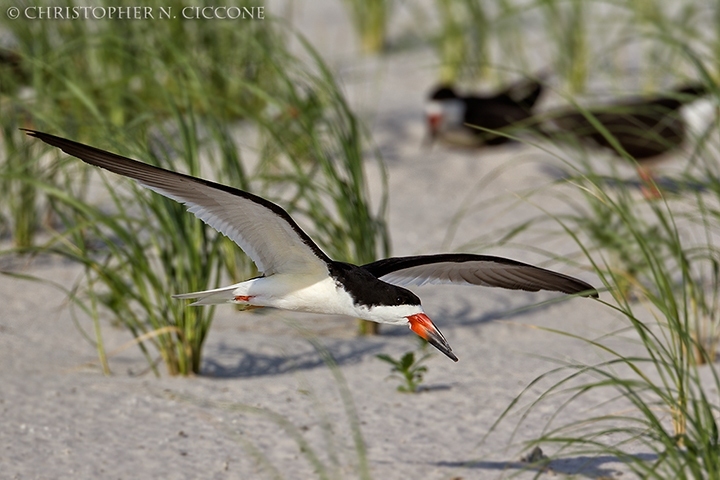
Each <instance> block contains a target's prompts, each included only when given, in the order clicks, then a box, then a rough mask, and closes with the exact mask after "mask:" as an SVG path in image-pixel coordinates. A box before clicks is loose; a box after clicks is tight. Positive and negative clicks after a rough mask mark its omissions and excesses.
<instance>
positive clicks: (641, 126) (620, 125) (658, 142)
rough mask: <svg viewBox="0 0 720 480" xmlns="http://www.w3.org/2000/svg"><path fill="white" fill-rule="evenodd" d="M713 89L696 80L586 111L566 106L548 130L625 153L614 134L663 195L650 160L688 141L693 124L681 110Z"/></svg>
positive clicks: (643, 175)
mask: <svg viewBox="0 0 720 480" xmlns="http://www.w3.org/2000/svg"><path fill="white" fill-rule="evenodd" d="M708 93H709V90H708V87H707V86H706V85H703V84H692V85H687V86H684V87H679V88H676V89H674V90H672V91H671V92H669V93H665V94H659V95H655V96H653V97H649V98H637V97H632V98H627V99H621V100H618V101H616V102H612V103H610V104H608V105H605V106H603V107H593V108H589V109H586V110H585V111H580V110H578V109H575V108H571V109H565V110H560V111H557V112H554V113H550V114H548V119H549V123H550V124H551V125H552V126H554V127H555V130H556V131H555V132H548V131H547V130H545V133H546V134H548V135H551V136H553V135H555V134H556V133H559V134H560V135H559V137H560V138H562V137H565V138H566V139H573V140H577V141H580V142H581V143H584V144H591V145H592V144H594V145H596V146H599V147H601V148H606V149H609V150H611V151H612V152H613V153H615V155H617V156H619V157H622V156H623V155H624V154H623V153H622V151H621V150H619V149H618V148H617V147H616V145H614V144H613V142H612V141H611V140H610V139H609V138H608V136H606V135H607V134H609V135H610V136H612V137H613V138H614V140H615V142H617V145H619V146H620V147H621V148H622V150H624V151H625V152H627V154H628V155H629V156H630V157H632V158H634V159H635V160H636V161H637V162H638V164H639V165H638V175H639V176H640V178H641V180H643V182H645V183H646V184H648V188H649V189H648V190H644V193H645V194H646V196H650V197H657V196H659V193H660V192H659V191H657V188H656V187H654V186H652V184H653V182H652V178H653V177H652V174H651V172H650V170H649V167H650V164H651V163H655V162H656V161H657V160H660V159H661V158H663V157H664V156H665V154H667V153H669V152H671V151H673V150H675V149H676V148H678V147H680V146H681V145H682V143H683V142H684V141H685V137H686V130H687V127H686V125H685V120H684V119H683V118H682V116H681V115H680V112H679V109H680V108H681V107H682V106H684V105H686V104H688V103H690V102H693V101H695V100H697V99H698V98H700V97H702V96H704V95H707V94H708ZM594 122H597V124H600V125H602V127H603V128H604V129H605V131H606V132H603V131H601V130H600V129H598V128H597V127H596V125H595V124H594ZM643 164H644V165H645V166H643ZM646 166H647V167H648V168H647V169H646Z"/></svg>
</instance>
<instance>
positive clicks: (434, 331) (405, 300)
mask: <svg viewBox="0 0 720 480" xmlns="http://www.w3.org/2000/svg"><path fill="white" fill-rule="evenodd" d="M388 287H390V288H391V289H392V290H393V296H392V297H391V301H386V302H384V304H383V305H377V306H374V307H372V310H373V317H374V320H375V321H378V320H379V321H380V322H382V323H392V324H400V325H402V324H404V325H407V326H408V327H410V330H412V331H413V332H415V333H416V334H417V335H418V336H419V337H420V338H422V339H424V340H427V342H428V343H429V344H430V345H432V346H433V347H435V348H437V349H438V350H440V351H441V352H442V353H444V354H445V355H446V356H447V357H448V358H450V359H451V360H453V361H455V362H457V361H458V358H457V357H456V356H455V354H454V353H453V351H452V348H451V347H450V344H449V343H448V342H447V340H446V339H445V337H444V336H443V334H442V333H441V332H440V330H438V328H437V327H436V326H435V324H434V323H433V322H432V320H430V317H428V316H427V315H426V314H425V311H424V310H423V308H422V305H421V304H420V299H419V298H418V297H417V296H416V295H415V294H414V293H412V292H411V291H409V290H406V289H404V288H401V287H397V286H394V285H392V286H388Z"/></svg>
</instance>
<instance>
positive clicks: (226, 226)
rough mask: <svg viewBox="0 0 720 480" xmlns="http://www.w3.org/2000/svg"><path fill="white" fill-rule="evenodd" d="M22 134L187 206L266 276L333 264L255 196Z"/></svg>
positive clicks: (279, 211) (33, 133)
mask: <svg viewBox="0 0 720 480" xmlns="http://www.w3.org/2000/svg"><path fill="white" fill-rule="evenodd" d="M25 131H26V132H27V134H28V135H30V136H33V137H37V138H39V139H40V140H42V141H43V142H45V143H47V144H49V145H52V146H54V147H58V148H60V149H62V150H63V151H64V152H65V153H67V154H69V155H72V156H74V157H77V158H79V159H80V160H83V161H84V162H86V163H89V164H91V165H94V166H97V167H101V168H104V169H106V170H109V171H111V172H113V173H117V174H119V175H124V176H126V177H130V178H132V179H134V180H136V181H137V182H138V183H140V184H141V185H142V186H144V187H147V188H149V189H151V190H153V191H155V192H157V193H159V194H160V195H163V196H166V197H168V198H171V199H173V200H176V201H177V202H180V203H183V204H185V205H187V207H188V210H189V211H190V212H191V213H193V214H194V215H195V216H196V217H198V218H199V219H200V220H202V221H203V222H205V223H207V224H208V225H210V226H211V227H213V228H214V229H216V230H218V231H219V232H221V233H222V234H224V235H226V236H227V237H229V238H230V239H232V240H233V241H234V242H235V243H237V244H238V245H239V246H240V248H242V249H243V250H244V251H245V253H247V254H248V256H250V258H252V260H253V262H255V264H256V265H257V267H258V269H259V270H260V271H261V272H263V273H264V274H266V275H272V274H273V273H292V272H298V273H307V272H308V271H310V272H312V271H322V270H323V269H327V265H328V264H329V263H330V262H331V260H330V259H329V258H328V257H327V255H325V253H323V251H322V250H320V247H318V246H317V245H316V244H315V243H314V242H313V241H312V239H310V237H309V236H308V235H307V234H306V233H305V232H303V231H302V229H301V228H300V227H299V226H298V225H297V224H296V223H295V221H294V220H293V219H292V218H291V217H290V215H289V214H288V213H287V212H286V211H285V210H283V209H282V208H281V207H280V206H278V205H276V204H274V203H272V202H270V201H268V200H265V199H264V198H261V197H258V196H257V195H253V194H251V193H248V192H245V191H243V190H239V189H236V188H233V187H229V186H227V185H222V184H219V183H214V182H210V181H208V180H203V179H200V178H195V177H191V176H189V175H184V174H182V173H177V172H171V171H170V170H165V169H163V168H160V167H155V166H152V165H148V164H145V163H142V162H138V161H135V160H131V159H129V158H126V157H122V156H120V155H116V154H114V153H111V152H106V151H104V150H100V149H98V148H95V147H91V146H88V145H83V144H82V143H77V142H73V141H71V140H67V139H64V138H61V137H56V136H55V135H50V134H47V133H42V132H37V131H33V130H25Z"/></svg>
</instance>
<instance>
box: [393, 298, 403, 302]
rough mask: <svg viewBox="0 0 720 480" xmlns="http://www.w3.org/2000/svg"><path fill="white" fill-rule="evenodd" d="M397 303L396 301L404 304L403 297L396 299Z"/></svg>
mask: <svg viewBox="0 0 720 480" xmlns="http://www.w3.org/2000/svg"><path fill="white" fill-rule="evenodd" d="M395 301H396V302H397V303H402V302H403V300H402V297H397V298H396V299H395Z"/></svg>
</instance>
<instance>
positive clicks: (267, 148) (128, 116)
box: [0, 19, 389, 375]
mask: <svg viewBox="0 0 720 480" xmlns="http://www.w3.org/2000/svg"><path fill="white" fill-rule="evenodd" d="M130 23H131V24H130ZM130 23H128V22H107V23H103V24H102V26H100V27H98V28H97V31H95V30H96V28H95V27H91V25H90V24H88V23H84V22H73V23H72V25H65V24H61V23H54V24H51V25H50V27H49V28H47V29H46V30H43V31H40V32H38V31H36V29H37V27H36V26H35V25H33V24H32V23H31V22H18V23H17V24H12V25H11V26H13V28H14V33H15V35H16V36H17V38H18V41H19V45H20V46H19V52H20V57H21V58H22V59H23V60H24V61H25V64H26V65H28V68H29V69H30V71H31V75H30V78H31V81H30V82H29V84H28V85H26V86H25V89H26V90H25V93H23V94H22V95H21V94H20V93H19V92H20V90H21V89H18V90H14V91H11V94H10V95H9V96H8V97H7V98H5V97H3V101H4V102H7V104H8V105H11V106H12V107H13V108H15V109H16V110H17V111H19V112H23V115H25V116H24V117H20V116H12V117H10V118H9V119H7V118H6V119H5V120H4V121H3V132H4V137H3V142H2V143H3V146H4V148H5V149H6V152H7V155H5V156H4V157H3V162H2V165H3V168H4V170H3V172H2V177H0V180H2V181H3V182H5V183H6V184H7V185H11V189H10V188H8V189H7V190H6V189H3V192H2V193H0V195H8V197H7V198H9V199H11V200H12V201H11V202H9V203H8V205H9V208H8V209H7V214H8V216H7V217H4V218H7V220H6V221H5V222H4V223H5V224H6V225H7V226H8V230H10V229H12V232H13V233H14V235H15V236H16V245H17V248H14V249H11V250H9V251H6V252H4V253H5V254H17V253H26V254H29V253H32V254H35V255H38V254H59V255H63V256H65V257H67V258H70V259H72V260H73V261H76V262H78V263H80V264H82V265H84V266H85V269H86V270H85V271H86V276H85V278H84V282H83V284H82V285H81V286H78V287H77V288H78V294H77V295H75V296H74V297H73V298H74V300H75V301H76V302H79V303H82V309H83V311H85V312H89V313H90V314H91V316H92V318H93V319H94V320H95V322H97V321H98V317H104V316H106V315H108V314H110V316H111V317H112V318H113V319H114V321H116V322H118V323H119V324H121V325H124V326H125V327H126V328H128V329H129V330H130V331H131V332H132V334H133V335H134V336H135V338H136V339H138V345H139V346H140V348H141V349H142V351H143V353H144V354H145V355H146V357H147V359H148V363H149V365H150V366H151V367H152V368H153V370H155V372H156V373H158V371H157V369H156V367H155V365H156V364H157V358H156V357H155V356H156V355H157V354H159V357H160V358H161V359H162V361H163V362H164V364H165V365H166V368H167V371H168V373H170V374H172V375H176V374H181V375H189V374H192V373H198V372H199V371H200V368H201V359H202V345H203V342H204V340H205V338H206V335H207V332H208V329H209V327H210V325H211V321H212V316H213V311H214V309H213V308H187V306H186V302H180V301H176V300H172V299H171V298H170V295H171V294H172V293H182V292H189V291H198V290H204V289H208V288H213V287H216V286H218V284H219V282H221V281H227V282H230V281H240V280H242V279H244V278H249V277H250V276H251V275H252V274H253V273H254V270H253V267H252V266H251V265H250V262H249V260H248V259H247V258H246V257H245V256H244V255H243V254H242V253H241V252H240V251H239V249H238V248H237V246H235V245H233V244H232V243H231V242H229V240H227V239H226V238H224V237H222V236H221V235H219V234H216V233H215V232H213V231H212V230H211V229H208V228H207V227H206V226H204V225H203V224H202V223H201V222H199V221H198V220H197V219H195V218H194V217H193V216H192V215H190V214H188V213H187V212H186V211H185V209H184V207H182V206H181V205H179V204H177V203H176V202H173V201H170V200H167V199H165V198H163V197H161V196H159V195H156V194H153V193H151V192H148V191H144V190H142V189H140V188H139V187H137V186H135V185H134V184H132V183H128V182H125V181H123V180H121V181H118V179H117V178H113V176H111V175H103V176H102V178H103V179H104V186H105V189H104V191H105V192H107V193H108V194H109V195H110V202H109V204H108V203H107V202H106V203H98V202H97V201H95V200H94V201H90V200H88V199H87V197H86V195H87V192H88V187H89V185H90V183H89V179H90V178H91V177H90V174H89V172H94V169H91V168H88V167H87V166H85V165H82V164H81V163H80V162H79V161H75V164H73V163H72V162H73V161H69V162H68V161H66V160H63V161H60V160H59V159H60V158H64V157H65V156H64V155H60V156H58V155H57V154H53V155H52V159H53V160H52V161H51V162H50V163H49V164H50V165H52V168H51V169H50V171H52V172H56V171H57V172H58V174H57V175H55V176H53V175H43V176H38V175H37V174H36V169H35V168H36V167H34V165H35V164H36V162H28V161H27V158H28V157H30V158H40V156H41V153H42V152H44V151H47V150H42V149H40V148H39V146H36V145H33V142H32V141H31V140H29V139H27V138H26V137H25V136H24V135H22V134H21V133H20V132H18V131H17V127H18V126H31V127H34V128H38V129H41V130H46V131H51V132H52V133H55V134H59V135H63V136H67V137H69V138H73V139H76V140H80V141H85V142H87V143H90V144H92V145H96V146H98V147H101V148H106V149H108V150H112V151H116V152H118V153H121V154H125V155H128V156H131V157H134V158H138V159H141V160H142V161H146V162H149V163H153V164H157V165H161V166H164V167H166V168H170V169H174V170H180V171H183V172H186V173H189V174H192V175H198V176H204V177H209V178H215V179H220V181H222V182H223V183H228V184H231V185H234V186H237V187H239V188H245V189H253V190H254V191H257V192H258V193H260V194H262V195H265V196H267V197H269V198H271V199H273V200H277V201H278V202H279V203H281V204H282V205H283V206H285V207H286V208H287V209H288V210H289V211H290V212H291V213H292V214H293V215H295V216H297V217H299V219H300V221H301V223H302V224H303V226H304V227H305V228H307V229H308V231H309V233H310V234H311V235H312V236H313V237H314V238H315V239H316V240H317V241H318V243H319V244H320V246H321V247H322V248H323V249H325V250H326V251H327V252H328V253H329V254H330V255H331V256H333V257H335V258H338V259H341V260H346V261H354V262H361V263H362V262H370V261H373V260H375V259H376V258H377V257H378V255H379V252H382V254H385V253H387V250H388V248H389V241H388V237H387V231H386V228H385V223H384V222H385V220H384V218H385V203H386V199H385V196H384V194H383V196H382V197H381V198H380V199H378V200H377V201H376V202H373V205H371V204H370V202H369V200H368V190H367V184H366V182H367V180H366V178H365V170H364V166H363V161H364V160H365V159H366V158H367V157H372V158H374V159H375V160H376V161H378V162H380V165H382V160H381V159H380V157H379V154H378V153H377V152H376V151H374V150H372V146H371V144H370V143H369V141H368V136H367V134H366V132H365V131H364V127H363V126H362V124H361V122H360V120H359V119H358V117H357V116H356V115H355V113H354V112H353V111H352V110H351V109H350V107H349V105H348V104H347V101H346V100H345V98H344V95H343V93H342V90H341V88H340V86H339V85H338V84H337V82H336V81H335V79H334V76H333V73H332V72H331V70H330V69H329V68H328V67H327V65H325V63H324V61H323V60H322V59H321V58H320V56H319V55H317V53H316V52H315V51H314V50H313V49H312V47H311V46H310V45H309V44H307V42H304V40H302V39H301V40H300V44H301V46H302V47H303V49H304V55H305V56H304V58H305V59H306V60H302V61H301V60H299V59H298V58H297V57H295V56H293V55H291V54H290V53H289V52H288V51H287V49H286V47H285V42H286V40H285V35H288V33H284V34H280V33H278V32H279V31H280V30H282V29H284V28H285V27H286V26H283V28H278V25H277V21H275V20H272V19H268V20H266V21H264V22H250V23H248V24H247V28H243V29H237V28H235V27H234V26H233V25H232V24H228V23H227V22H225V23H223V22H216V23H213V25H212V29H209V28H207V29H202V28H200V27H199V24H198V23H197V22H176V23H173V22H167V23H163V24H162V25H161V26H158V27H157V28H150V27H149V26H148V24H143V25H145V26H142V25H140V24H142V22H130ZM158 25H159V24H158ZM91 30H92V31H91ZM138 36H142V37H143V41H142V42H140V43H137V44H135V43H134V40H132V39H135V38H136V37H138ZM55 37H59V38H61V39H65V40H66V41H65V42H64V43H63V42H61V43H63V45H62V47H61V48H53V46H52V45H54V44H53V42H54V40H52V39H53V38H55ZM128 39H130V40H128ZM168 39H171V40H172V41H169V40H168ZM126 40H128V41H127V42H126ZM238 46H239V47H238ZM31 52H33V53H32V54H31ZM149 65H150V66H154V67H153V68H147V66H149ZM40 87H42V88H40ZM21 120H22V123H20V122H21ZM239 121H246V122H248V123H252V124H253V125H255V126H256V131H257V137H258V141H257V145H253V141H251V140H247V141H245V142H243V143H242V144H241V143H240V142H239V141H238V139H237V138H236V136H235V135H236V134H235V133H234V132H237V131H238V129H241V128H242V125H241V124H240V123H237V122H239ZM253 135H255V134H253ZM243 145H245V148H244V149H243V148H242V146H243ZM31 151H32V152H34V153H33V154H34V155H35V157H32V156H31V155H30V153H29V152H31ZM244 154H249V155H251V156H254V157H258V161H256V162H255V163H253V164H250V165H248V164H247V162H246V161H245V160H244V158H243V156H244ZM42 160H43V161H44V160H45V159H42ZM381 170H382V167H381ZM92 175H94V173H93V174H92ZM382 175H383V176H384V173H383V174H382ZM54 177H57V178H54ZM381 181H383V182H384V179H381ZM118 186H121V187H122V188H119V189H118ZM18 192H19V193H18ZM44 198H47V200H46V201H43V202H41V199H44ZM41 203H42V204H43V205H44V204H45V203H47V204H48V205H49V206H50V211H51V216H52V219H53V222H54V224H52V225H50V226H48V227H47V228H45V230H44V231H43V232H42V234H43V241H41V242H40V243H39V244H35V242H34V241H33V240H32V235H34V234H35V232H37V231H38V228H39V222H38V218H39V215H40V209H39V205H40V204H41ZM3 213H5V212H3ZM13 218H15V221H14V222H13V221H12V219H13ZM20 221H22V222H25V223H20ZM48 237H49V240H48V239H47V238H48ZM228 279H230V280H228ZM97 325H99V324H98V323H95V326H94V327H93V328H94V329H95V330H96V335H94V336H93V335H89V336H88V337H90V338H95V342H96V345H97V347H98V351H99V355H100V357H101V360H102V362H101V363H102V364H103V365H104V366H105V370H106V371H107V362H105V360H104V359H105V353H104V351H103V348H102V341H101V336H100V332H99V329H98V328H97Z"/></svg>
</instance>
